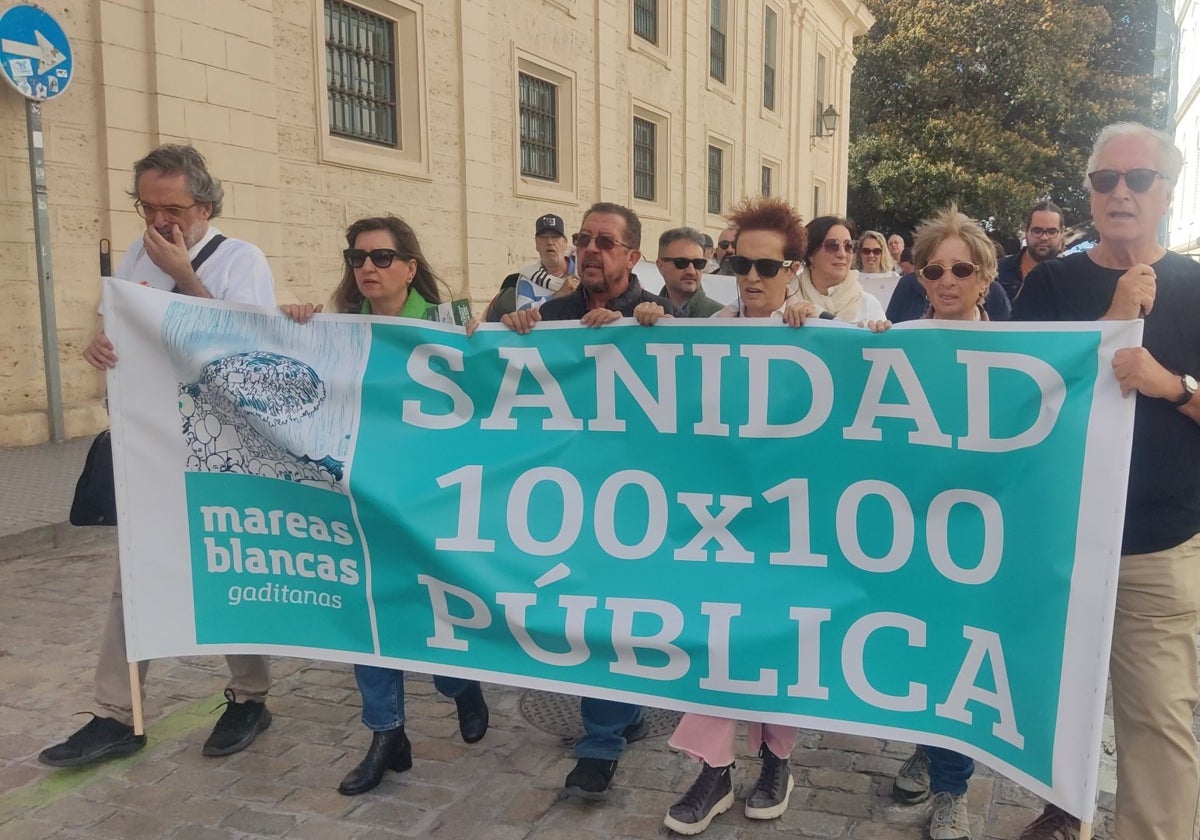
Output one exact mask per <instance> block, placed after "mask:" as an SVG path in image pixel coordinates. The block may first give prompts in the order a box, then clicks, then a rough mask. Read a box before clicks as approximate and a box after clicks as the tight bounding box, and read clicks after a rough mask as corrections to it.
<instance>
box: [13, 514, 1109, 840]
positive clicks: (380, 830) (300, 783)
mask: <svg viewBox="0 0 1200 840" xmlns="http://www.w3.org/2000/svg"><path fill="white" fill-rule="evenodd" d="M95 531H96V532H97V533H94V534H90V535H87V534H86V533H85V534H83V535H81V536H77V537H76V538H74V539H72V540H70V541H69V542H67V543H66V544H64V545H60V546H59V547H57V548H53V547H45V548H39V549H37V551H36V553H34V554H31V555H27V556H24V557H17V558H15V559H9V560H6V561H3V562H0V628H2V629H0V716H2V718H0V720H2V721H3V723H2V724H0V837H2V838H4V840H23V839H24V838H50V837H53V838H67V839H68V840H70V838H89V840H91V839H92V838H138V837H153V838H159V837H163V838H173V840H208V838H213V840H216V838H250V837H284V838H295V840H338V838H366V839H367V840H369V839H370V838H384V837H429V838H450V839H451V840H468V838H486V840H493V838H494V840H519V838H537V840H560V839H561V840H591V838H596V840H601V838H603V840H610V838H653V837H675V836H676V835H673V834H672V833H671V832H669V831H667V830H666V829H665V828H663V827H662V817H663V815H664V813H665V812H666V810H667V808H668V807H669V806H670V805H671V803H672V802H674V801H675V799H676V798H678V796H679V795H680V793H682V791H684V790H686V788H687V786H688V785H689V784H690V783H691V780H692V778H693V777H694V774H695V772H696V769H695V766H694V765H692V764H691V763H690V762H689V761H687V760H686V759H685V758H684V757H682V756H680V755H677V754H675V753H673V752H672V751H671V750H670V749H669V748H668V747H667V744H666V737H665V735H659V736H657V737H651V738H647V739H646V740H644V741H641V742H639V743H636V744H633V745H632V746H630V748H629V749H628V750H627V751H626V753H625V756H624V757H623V758H622V760H621V763H620V768H619V769H618V771H617V776H616V779H615V783H614V788H613V790H612V791H611V793H610V795H609V798H608V800H607V801H605V802H603V803H587V804H583V803H579V802H576V801H571V800H560V798H559V790H560V786H561V784H562V780H563V778H564V777H565V775H566V773H567V771H568V770H570V768H571V767H572V766H573V764H574V759H573V758H572V755H571V749H570V737H569V736H564V735H562V734H556V733H553V732H547V731H543V730H542V729H540V728H538V726H535V725H533V724H532V723H530V722H529V721H528V720H527V718H526V715H523V714H522V709H525V711H526V714H528V713H529V711H530V709H531V708H533V707H536V706H538V703H536V702H532V701H535V700H539V698H537V697H536V696H533V695H528V694H526V693H525V692H523V691H522V690H519V689H514V688H508V687H503V686H493V685H488V686H485V688H484V691H485V694H486V696H487V699H488V702H489V704H490V705H491V709H492V715H491V729H490V730H489V731H488V734H487V736H486V737H485V738H484V739H483V741H481V742H480V743H478V744H475V745H466V744H463V743H462V741H461V740H460V739H459V737H458V733H457V721H456V718H455V713H454V704H453V703H452V702H450V701H448V700H446V699H444V698H442V697H441V696H440V695H438V694H437V693H436V692H435V691H434V690H433V687H432V685H431V683H430V682H429V680H428V678H426V677H420V676H415V675H414V677H413V678H412V679H411V680H410V681H409V690H408V694H409V700H408V709H407V712H408V724H407V730H408V732H409V735H410V737H411V738H412V741H413V752H414V766H413V769H412V770H410V771H409V772H407V773H404V774H402V775H397V774H393V773H389V774H388V775H387V776H386V777H385V779H384V782H383V784H382V785H380V786H379V787H378V788H377V789H376V790H374V791H372V792H371V793H368V794H366V795H363V796H358V797H353V798H349V797H344V796H340V795H339V794H338V793H337V792H336V790H335V787H336V785H337V783H338V781H339V780H340V779H341V778H342V776H343V775H344V774H345V773H346V771H347V770H349V769H350V768H351V767H352V766H353V765H354V764H355V763H357V761H358V760H359V758H360V757H361V755H362V753H363V752H364V750H365V748H366V744H367V743H368V741H369V736H368V733H367V731H366V730H365V729H364V728H363V727H362V725H361V724H360V723H359V722H358V714H359V709H358V692H357V690H356V688H355V684H354V679H353V675H352V674H351V672H350V668H349V666H346V665H341V664H336V663H323V662H310V661H307V660H299V659H281V660H277V661H276V663H275V666H274V677H275V680H276V683H275V685H274V686H273V687H272V695H271V698H270V701H269V706H270V708H271V711H272V712H273V714H274V723H273V724H272V725H271V728H270V729H269V730H268V731H267V732H265V733H263V735H261V736H260V737H259V738H258V740H257V741H256V742H255V743H254V744H253V745H252V746H251V747H250V748H249V749H247V750H245V751H244V752H242V753H239V754H236V755H233V756H230V757H227V758H217V759H213V758H203V757H202V756H201V755H200V746H201V744H202V743H203V742H204V739H205V738H206V737H207V735H208V732H209V730H210V729H211V727H212V724H213V722H215V720H216V717H217V715H216V713H215V712H214V709H215V707H217V706H218V704H219V703H220V702H221V697H220V692H221V690H222V688H223V687H224V663H223V661H222V660H221V658H219V657H202V658H189V659H179V660H164V661H160V662H156V663H155V664H154V666H153V667H152V668H151V672H150V678H149V680H148V685H147V702H146V715H147V734H148V736H149V743H148V744H147V746H146V748H145V749H143V750H142V751H141V752H139V753H137V754H135V755H133V756H130V757H129V758H125V759H121V760H118V761H113V762H110V763H107V764H103V765H100V766H98V767H93V768H86V769H81V770H51V769H50V768H48V767H44V766H42V765H40V764H39V763H38V762H37V754H38V752H39V751H40V750H42V749H43V748H44V747H46V746H48V745H50V744H52V743H55V742H57V741H60V740H62V739H63V738H64V737H65V736H66V735H68V734H70V733H71V732H72V731H74V730H75V729H76V728H77V727H78V726H80V725H81V724H82V723H83V721H84V720H85V718H83V717H78V718H77V717H72V715H73V713H75V712H77V711H80V710H83V709H88V708H90V705H91V677H92V670H93V667H94V664H95V658H96V642H97V637H98V635H99V631H100V627H101V621H102V619H103V608H104V606H105V603H106V601H107V598H108V585H109V582H110V578H111V574H112V565H111V564H112V562H113V560H112V557H113V555H114V553H115V542H114V539H113V537H114V534H113V532H112V531H110V530H109V529H95ZM541 699H542V700H546V699H547V698H545V697H543V698H541ZM549 699H550V700H551V701H552V700H553V699H554V698H553V696H550V698H549ZM528 716H529V717H530V718H532V719H534V720H537V719H538V715H536V714H529V715H528ZM541 723H542V724H543V725H545V721H544V720H543V721H541ZM667 723H668V724H669V720H668V721H667ZM661 728H669V726H668V727H660V729H661ZM742 748H743V749H744V740H743V741H742ZM910 749H911V747H910V745H908V744H904V743H898V742H883V741H878V740H872V739H868V738H859V737H850V736H846V735H838V734H823V733H819V732H811V731H805V732H802V733H801V740H800V745H799V746H798V748H797V749H796V752H795V753H794V755H793V773H794V775H795V777H796V789H795V791H794V793H793V795H792V801H791V807H790V808H789V809H788V811H787V813H786V814H784V816H783V817H782V818H781V819H779V820H775V821H767V822H765V823H756V822H753V821H751V820H748V819H746V818H745V817H744V816H743V815H742V813H741V808H740V803H739V804H738V805H737V806H735V808H734V809H733V810H731V811H729V812H728V813H726V814H724V815H722V816H720V817H718V818H717V819H716V820H715V821H714V823H713V825H712V826H711V827H710V828H709V829H708V831H707V832H705V833H704V835H703V836H704V837H705V838H710V839H711V840H730V838H746V840H750V838H767V837H770V838H777V837H803V838H838V839H839V840H916V838H920V837H922V836H923V831H922V826H923V816H924V811H923V808H922V806H915V807H909V808H906V807H901V806H898V805H895V804H893V803H892V800H891V797H890V791H891V776H892V774H893V773H894V772H895V771H896V769H897V768H898V767H899V766H900V764H901V762H902V761H903V759H904V758H905V757H906V756H907V755H908V752H909V750H910ZM757 769H758V763H757V760H756V759H753V758H750V757H749V756H743V758H742V759H740V760H739V762H738V767H737V769H736V771H735V775H736V778H737V779H738V780H739V781H740V783H741V784H742V785H748V784H750V783H752V782H753V778H754V777H755V776H756V774H757ZM969 800H970V804H971V817H972V818H971V824H972V836H973V838H974V840H983V838H996V840H1002V839H1003V840H1009V839H1010V838H1015V837H1016V836H1017V834H1018V833H1019V831H1020V828H1021V826H1023V825H1024V824H1025V823H1026V822H1027V821H1028V820H1030V819H1031V818H1032V817H1033V816H1034V815H1035V814H1036V813H1037V810H1038V809H1039V807H1040V806H1039V804H1038V803H1037V801H1036V799H1035V798H1034V797H1033V796H1032V795H1030V794H1029V793H1027V792H1025V791H1024V790H1022V789H1021V788H1020V787H1019V786H1018V785H1016V784H1014V783H1012V782H1010V781H1008V780H1006V779H1004V778H1002V777H999V776H995V775H993V774H992V773H991V772H990V771H989V770H987V768H984V767H980V769H979V771H978V772H977V773H976V777H975V778H974V780H972V782H971V789H970V793H969ZM1102 804H1103V805H1104V807H1103V808H1102V810H1101V814H1100V816H1099V819H1098V824H1097V836H1098V837H1101V838H1104V837H1108V836H1109V832H1108V828H1107V822H1108V820H1109V812H1108V806H1109V805H1110V804H1111V797H1108V796H1105V797H1103V799H1102Z"/></svg>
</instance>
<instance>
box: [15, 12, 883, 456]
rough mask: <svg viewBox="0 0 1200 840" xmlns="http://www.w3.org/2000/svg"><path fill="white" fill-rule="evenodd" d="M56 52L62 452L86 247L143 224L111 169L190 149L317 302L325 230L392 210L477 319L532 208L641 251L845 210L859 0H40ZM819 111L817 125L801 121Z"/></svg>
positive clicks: (86, 294) (87, 308)
mask: <svg viewBox="0 0 1200 840" xmlns="http://www.w3.org/2000/svg"><path fill="white" fill-rule="evenodd" d="M42 5H43V7H44V8H45V9H46V10H47V11H48V12H49V13H50V14H51V15H53V16H54V17H55V18H56V19H57V20H58V21H59V22H60V23H61V24H62V26H63V28H64V29H65V30H66V32H67V35H68V37H69V38H70V40H71V44H72V50H73V54H74V74H73V76H72V81H71V83H70V86H69V88H68V89H67V90H66V91H65V92H64V93H63V94H62V95H61V96H59V97H56V98H54V99H52V100H50V101H48V102H47V103H45V105H44V108H43V120H44V137H45V154H46V163H47V178H48V195H49V205H50V223H51V224H50V226H51V231H50V238H51V254H52V260H53V269H54V273H53V278H54V291H55V305H56V310H57V313H56V319H57V332H58V339H59V359H60V369H61V381H62V389H61V390H62V400H63V404H64V407H65V412H64V413H65V426H66V433H67V436H68V437H74V436H78V435H83V434H88V433H91V432H94V431H96V430H97V429H99V428H103V427H104V425H105V424H106V422H107V418H106V416H105V412H104V405H103V394H104V378H103V376H102V375H100V374H98V373H96V372H95V371H93V370H92V369H91V368H89V367H88V366H87V365H86V363H84V362H83V360H82V358H81V357H80V352H81V350H82V349H83V347H85V346H86V344H87V342H88V341H89V339H90V338H91V336H92V334H93V333H94V331H95V330H96V329H97V326H98V318H97V315H96V310H97V305H98V302H99V297H100V283H99V281H98V275H99V268H98V265H99V263H98V249H99V246H100V241H101V240H102V239H107V240H109V241H110V242H111V244H112V249H113V252H114V253H113V260H114V262H113V264H114V265H116V263H117V261H119V259H120V257H121V256H122V254H123V253H124V251H125V249H127V248H128V247H129V244H130V243H131V242H132V241H133V240H134V238H135V237H137V236H140V235H141V231H142V228H143V224H142V221H141V219H140V218H139V217H138V216H137V215H136V214H135V212H134V209H133V205H132V202H131V200H130V198H129V196H128V194H127V191H128V190H129V189H130V188H131V186H132V183H131V174H130V169H131V165H132V163H133V162H134V161H135V160H137V159H138V158H139V157H141V156H142V155H143V154H145V153H146V152H147V151H148V150H149V149H151V148H152V147H154V146H155V145H157V144H158V143H162V142H177V141H188V142H191V143H193V144H194V145H196V146H197V147H198V148H199V149H200V150H201V151H202V152H203V153H204V154H205V155H206V157H207V158H208V160H209V162H210V165H211V168H212V170H213V172H214V173H215V174H216V175H218V176H219V177H220V178H221V179H222V180H223V181H224V184H225V188H226V206H225V212H224V215H223V216H222V217H221V218H220V219H218V220H217V224H218V225H219V227H220V228H221V229H222V231H223V232H225V233H226V234H227V235H231V236H236V237H240V238H244V239H248V240H250V241H252V242H254V243H256V244H257V245H259V246H260V247H261V248H262V249H263V250H264V251H265V252H266V254H267V256H268V258H269V260H270V262H271V266H272V269H273V271H274V273H275V278H276V290H277V294H278V297H279V299H280V300H281V301H293V300H304V301H309V300H313V301H323V300H326V299H327V298H328V295H329V293H330V292H331V291H332V289H333V286H334V285H335V283H336V281H337V278H338V276H339V273H340V264H339V255H340V251H341V248H342V247H344V244H343V238H342V234H343V231H344V229H345V227H346V225H347V223H348V222H350V221H352V220H353V219H355V218H357V217H359V216H362V215H367V214H379V213H387V212H391V213H396V214H398V215H400V216H403V217H404V218H405V219H407V220H408V221H409V222H410V223H412V224H413V226H414V227H415V228H416V230H417V232H418V234H419V235H420V236H421V239H422V243H423V244H424V245H425V247H426V250H427V256H428V257H429V258H430V260H431V262H432V263H433V264H434V266H435V267H436V268H437V269H438V270H439V271H440V273H441V274H442V275H443V276H444V277H445V278H446V279H447V280H448V281H449V283H450V284H451V286H452V287H453V288H455V289H456V290H457V291H459V292H460V294H461V295H462V296H466V297H469V298H470V299H471V300H472V301H473V302H474V304H475V306H476V307H477V308H478V307H479V306H481V305H482V304H484V303H485V302H486V301H487V300H488V299H489V298H490V297H491V295H492V293H493V292H494V290H495V288H496V286H497V285H498V283H499V281H500V279H501V278H502V277H503V276H504V275H505V274H506V273H508V271H510V270H512V266H515V265H519V264H522V263H525V262H528V261H530V260H531V259H534V258H535V257H536V254H535V252H534V250H533V222H534V219H535V218H536V217H537V216H538V215H540V214H542V213H547V212H553V213H557V214H559V215H561V216H562V217H563V218H564V219H566V222H567V226H568V231H570V230H571V229H572V228H573V227H574V226H576V225H578V223H579V219H580V215H581V212H582V210H583V209H585V208H586V207H587V206H588V205H590V204H591V203H592V202H594V201H598V200H611V201H617V202H620V203H623V204H627V205H630V206H632V207H634V208H635V209H636V210H637V211H638V213H639V214H640V215H641V217H642V219H643V225H644V228H645V232H644V237H643V240H644V243H649V244H650V245H651V251H652V250H653V248H652V243H653V242H654V240H655V238H656V237H657V236H658V234H659V233H660V232H661V231H662V230H665V229H666V228H669V227H674V226H676V225H680V224H690V225H694V226H696V227H698V228H700V229H702V230H705V231H708V232H709V233H710V234H712V235H713V236H714V237H715V236H716V235H717V234H718V233H719V232H720V230H721V229H722V228H723V227H724V222H723V214H724V213H725V212H726V211H727V210H728V209H729V207H730V206H731V205H732V204H733V203H734V202H735V201H736V200H737V199H738V198H740V197H742V196H744V195H757V194H760V193H762V192H764V191H768V192H770V193H772V194H776V195H781V196H784V197H786V198H788V199H789V200H791V201H792V202H793V203H794V204H795V205H796V206H797V207H798V208H799V209H800V210H801V212H802V213H803V214H804V216H805V217H806V218H808V217H810V216H812V215H814V214H819V213H826V212H840V211H843V210H844V208H845V192H846V170H847V150H848V136H849V132H848V120H847V117H848V110H849V101H850V100H849V96H850V83H851V74H852V69H853V66H854V57H853V40H854V38H855V37H856V36H859V35H862V34H864V33H865V32H866V31H867V29H868V28H869V27H870V26H871V25H872V23H873V20H872V18H871V16H870V14H869V12H868V11H867V10H866V8H865V6H863V4H862V3H861V2H859V0H707V2H697V0H692V2H686V0H593V2H589V3H585V2H583V0H444V2H433V0H44V2H43V4H42ZM0 88H2V89H0V173H2V175H3V177H0V294H2V295H3V307H2V308H0V323H3V329H0V359H2V360H3V361H2V362H0V446H13V445H28V444H35V443H39V442H42V441H45V440H47V439H48V437H49V423H48V419H47V398H46V390H45V381H44V375H43V365H42V352H41V321H40V313H39V306H38V286H37V269H36V260H35V251H34V244H33V243H34V236H33V222H32V211H31V209H30V187H29V166H28V157H27V140H26V136H25V119H24V100H23V99H22V98H21V96H20V95H19V94H18V93H17V92H16V90H14V89H11V88H9V87H7V86H4V85H0ZM830 109H832V111H834V112H836V113H837V114H838V115H839V119H838V120H837V121H836V124H835V125H834V127H833V129H832V131H829V130H828V129H827V128H826V127H825V126H824V125H823V123H822V122H821V121H820V120H819V118H818V115H825V114H826V112H828V111H830Z"/></svg>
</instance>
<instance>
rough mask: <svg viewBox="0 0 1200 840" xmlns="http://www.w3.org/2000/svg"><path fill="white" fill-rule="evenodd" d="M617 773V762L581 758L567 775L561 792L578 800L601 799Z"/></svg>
mask: <svg viewBox="0 0 1200 840" xmlns="http://www.w3.org/2000/svg"><path fill="white" fill-rule="evenodd" d="M616 772H617V762H616V761H607V760H605V759H603V758H581V759H579V761H578V762H576V764H575V769H574V770H572V771H571V772H570V773H568V774H567V780H566V782H564V783H563V792H564V793H566V794H567V795H568V796H576V797H579V798H580V799H603V798H604V796H605V794H607V793H608V787H609V785H611V784H612V778H613V774H614V773H616Z"/></svg>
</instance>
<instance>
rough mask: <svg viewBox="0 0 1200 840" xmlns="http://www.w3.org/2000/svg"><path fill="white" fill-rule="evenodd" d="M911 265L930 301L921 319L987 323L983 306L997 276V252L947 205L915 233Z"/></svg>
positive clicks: (977, 229) (976, 226)
mask: <svg viewBox="0 0 1200 840" xmlns="http://www.w3.org/2000/svg"><path fill="white" fill-rule="evenodd" d="M913 264H914V265H915V266H916V269H917V279H918V280H920V282H921V286H922V288H924V289H925V294H926V295H927V296H928V297H929V310H928V311H927V312H926V313H925V317H926V318H944V319H948V320H958V321H974V320H983V321H986V320H987V319H988V318H987V313H986V312H984V309H983V301H984V299H985V298H986V297H987V292H988V287H989V286H990V285H991V283H992V279H993V278H994V277H995V276H996V247H995V246H994V245H993V244H992V240H990V239H988V236H987V234H986V233H984V231H983V228H981V227H980V226H979V224H978V223H977V222H975V221H973V220H972V219H970V218H968V217H967V216H965V215H963V214H962V213H960V212H959V211H958V207H956V206H955V205H953V204H951V205H950V206H949V207H947V208H946V209H945V210H943V211H942V212H940V213H938V214H937V215H936V216H934V217H933V218H930V219H926V220H925V221H924V222H922V223H921V225H920V226H919V227H918V228H917V232H916V239H915V240H914V242H913Z"/></svg>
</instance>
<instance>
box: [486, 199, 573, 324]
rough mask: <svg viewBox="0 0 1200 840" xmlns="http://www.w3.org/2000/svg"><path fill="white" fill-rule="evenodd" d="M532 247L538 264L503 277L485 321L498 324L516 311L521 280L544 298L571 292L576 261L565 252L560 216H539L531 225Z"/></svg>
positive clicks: (567, 245) (564, 237)
mask: <svg viewBox="0 0 1200 840" xmlns="http://www.w3.org/2000/svg"><path fill="white" fill-rule="evenodd" d="M533 244H534V247H535V248H537V252H538V261H537V262H535V263H531V264H529V265H527V266H525V267H523V268H522V269H521V270H520V271H516V272H513V273H512V274H510V275H508V276H507V277H505V278H504V281H503V282H502V283H501V284H500V291H499V292H497V293H496V296H495V297H494V298H492V302H491V303H489V304H488V308H487V310H486V313H485V315H484V320H485V321H499V320H500V318H501V316H503V315H504V314H505V313H506V312H512V311H513V310H515V309H516V308H517V306H518V299H517V298H518V294H517V291H518V286H519V285H520V281H521V280H527V281H529V284H530V287H531V288H532V289H534V290H535V294H539V295H541V296H542V297H543V298H545V297H550V296H551V295H558V294H569V293H570V292H571V291H573V290H574V288H575V279H574V274H575V258H574V257H573V256H571V255H570V254H568V253H567V251H568V248H569V244H568V243H567V228H566V225H565V224H564V223H563V220H562V217H561V216H557V215H555V214H554V213H545V214H543V215H541V216H538V218H537V221H536V222H535V223H534V230H533Z"/></svg>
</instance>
